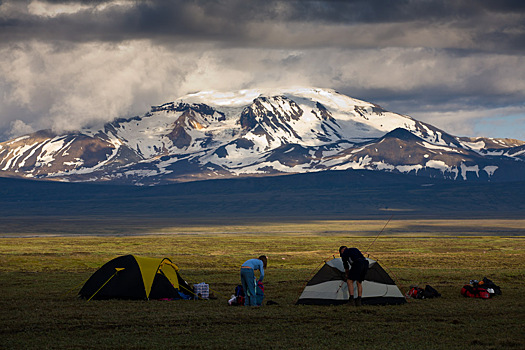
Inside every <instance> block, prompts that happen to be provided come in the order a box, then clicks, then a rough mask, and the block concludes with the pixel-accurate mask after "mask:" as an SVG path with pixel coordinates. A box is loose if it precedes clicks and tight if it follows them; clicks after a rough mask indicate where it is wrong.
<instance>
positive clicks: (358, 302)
mask: <svg viewBox="0 0 525 350" xmlns="http://www.w3.org/2000/svg"><path fill="white" fill-rule="evenodd" d="M355 306H361V297H357V299H356V300H355Z"/></svg>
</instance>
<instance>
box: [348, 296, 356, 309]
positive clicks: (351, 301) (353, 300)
mask: <svg viewBox="0 0 525 350" xmlns="http://www.w3.org/2000/svg"><path fill="white" fill-rule="evenodd" d="M348 305H350V306H355V299H354V296H353V295H350V298H348Z"/></svg>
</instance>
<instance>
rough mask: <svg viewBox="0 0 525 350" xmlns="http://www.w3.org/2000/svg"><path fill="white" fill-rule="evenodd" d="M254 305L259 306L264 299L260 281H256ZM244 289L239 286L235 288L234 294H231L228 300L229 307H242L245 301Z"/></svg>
mask: <svg viewBox="0 0 525 350" xmlns="http://www.w3.org/2000/svg"><path fill="white" fill-rule="evenodd" d="M255 298H256V305H257V306H261V305H262V303H263V299H264V285H263V283H262V282H261V281H257V287H256V288H255ZM245 300H246V299H245V295H244V289H243V288H242V286H241V285H238V286H237V287H235V294H233V295H232V296H231V298H230V300H228V305H230V306H244V301H245Z"/></svg>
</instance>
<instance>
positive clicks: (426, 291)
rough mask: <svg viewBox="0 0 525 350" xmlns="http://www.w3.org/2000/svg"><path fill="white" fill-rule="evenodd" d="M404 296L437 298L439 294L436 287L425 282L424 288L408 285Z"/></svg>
mask: <svg viewBox="0 0 525 350" xmlns="http://www.w3.org/2000/svg"><path fill="white" fill-rule="evenodd" d="M405 296H406V297H407V298H412V299H431V298H439V297H440V296H441V294H440V293H439V292H438V291H437V290H436V289H434V288H433V287H431V286H429V285H428V284H427V285H426V287H425V288H420V287H418V286H410V289H409V290H408V292H406V294H405Z"/></svg>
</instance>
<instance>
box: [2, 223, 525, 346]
mask: <svg viewBox="0 0 525 350" xmlns="http://www.w3.org/2000/svg"><path fill="white" fill-rule="evenodd" d="M150 223H151V224H152V225H151V226H149V229H148V223H143V226H144V229H143V230H138V231H136V232H132V233H134V234H136V235H131V236H127V235H125V233H129V232H127V231H121V232H120V233H119V232H112V231H110V232H109V233H112V235H107V233H108V232H103V234H105V235H101V236H84V235H79V234H78V233H77V232H75V233H74V234H73V235H69V236H57V237H53V236H46V235H45V234H46V233H47V234H60V232H38V230H35V231H37V232H29V231H31V230H28V232H27V233H26V234H27V236H26V237H23V238H22V237H16V236H12V237H8V235H5V234H3V235H2V236H3V238H0V292H1V297H0V307H1V310H2V312H1V313H0V348H5V349H25V348H27V349H29V348H49V349H64V348H67V349H69V348H73V349H82V348H84V349H91V348H101V349H106V348H115V349H120V348H126V349H146V348H147V349H179V348H196V349H199V348H206V349H208V348H209V349H304V348H312V349H328V348H340V347H347V348H364V349H407V348H418V349H524V348H525V332H524V330H523V329H524V328H523V325H524V324H525V298H523V294H524V291H525V238H524V237H525V235H524V233H523V227H524V226H525V225H524V222H523V220H471V221H460V220H457V221H452V220H451V221H448V220H442V221H439V220H398V221H392V222H391V223H390V224H389V226H388V227H387V229H386V230H385V232H384V233H383V234H382V235H381V236H380V237H379V238H378V239H377V241H375V243H373V245H372V246H371V247H370V245H371V244H372V242H374V239H375V235H376V234H377V233H378V232H379V231H380V230H381V228H382V227H383V225H384V224H385V221H374V220H368V221H344V220H339V221H311V222H310V221H305V220H304V219H303V220H302V221H293V220H290V221H279V222H271V221H265V220H259V221H252V222H247V221H243V222H234V223H233V224H231V223H230V224H228V225H227V224H224V223H221V222H217V221H203V222H201V223H200V224H198V225H196V224H191V222H190V220H186V221H179V222H173V221H171V222H167V223H165V224H162V225H158V226H157V225H155V224H153V222H150ZM92 225H96V223H92ZM28 227H29V226H28ZM91 228H93V227H91ZM44 231H45V230H44ZM79 231H80V230H79ZM92 231H93V230H91V231H90V232H92ZM145 233H150V234H145ZM17 234H18V235H22V236H23V235H24V233H23V232H17ZM42 234H43V235H42ZM32 235H33V237H29V236H32ZM341 244H346V245H352V246H356V247H358V248H360V249H362V250H367V248H369V247H370V250H369V252H370V253H371V255H372V257H373V258H375V259H377V260H379V261H380V263H381V264H382V266H384V267H387V268H388V271H390V272H391V274H392V275H393V276H395V277H396V279H397V280H398V284H399V286H400V287H401V289H402V291H403V292H406V290H407V289H408V287H409V286H410V285H412V284H418V285H420V286H423V287H424V286H425V285H426V284H430V285H432V286H433V287H435V288H436V289H437V290H438V291H440V292H441V293H442V297H441V298H439V299H432V300H411V301H410V302H409V303H407V304H405V305H402V306H363V307H361V308H355V307H349V306H337V307H335V306H296V305H294V303H295V301H296V300H297V298H298V297H299V294H300V293H301V291H302V288H303V287H304V284H305V283H306V281H307V280H308V279H309V278H310V277H311V276H312V274H313V273H314V272H315V271H316V269H317V268H318V267H320V265H321V264H322V263H323V260H325V259H328V258H330V257H331V256H332V255H333V254H336V252H337V248H338V247H339V246H340V245H341ZM124 254H136V255H143V256H153V257H164V256H167V257H170V258H172V260H173V261H174V262H175V263H176V264H177V265H178V266H179V267H180V269H181V275H182V276H183V277H184V278H185V279H186V280H187V281H188V282H189V283H199V282H207V283H209V284H210V287H211V288H212V290H213V291H214V292H215V294H216V296H217V299H216V300H208V301H173V302H166V301H90V302H86V301H85V300H80V299H77V297H76V293H77V292H78V290H79V289H80V287H81V286H82V284H83V282H85V281H86V280H87V278H89V276H90V275H91V274H92V273H93V272H94V271H95V270H96V269H97V268H98V267H100V266H101V265H102V264H104V263H105V262H107V261H108V260H110V259H112V258H114V257H116V256H120V255H124ZM259 254H266V255H268V257H269V267H268V269H267V275H266V278H265V289H266V294H265V296H266V297H265V300H273V301H275V302H277V303H278V305H264V306H263V307H261V308H254V309H250V308H244V307H231V306H228V305H227V300H228V299H229V297H230V296H231V294H232V293H233V290H234V288H235V286H236V285H237V284H239V266H240V264H241V263H242V262H243V261H244V260H246V259H248V258H251V257H256V256H258V255H259ZM484 276H487V277H488V278H490V279H492V280H493V281H494V282H496V284H498V285H499V286H500V287H501V288H502V292H503V295H501V296H499V297H495V298H493V299H491V300H479V299H467V298H464V297H462V296H461V295H460V289H461V287H462V286H463V284H465V283H466V282H468V281H469V280H470V279H482V278H483V277H484Z"/></svg>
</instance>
